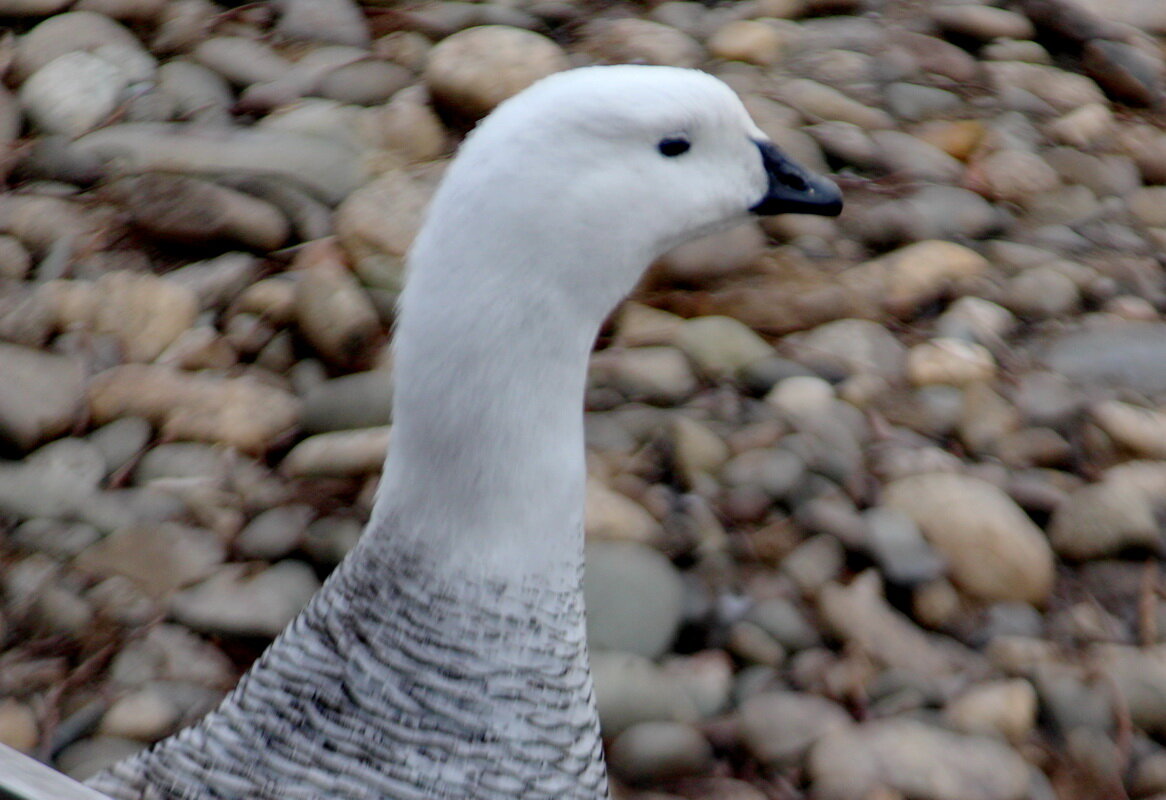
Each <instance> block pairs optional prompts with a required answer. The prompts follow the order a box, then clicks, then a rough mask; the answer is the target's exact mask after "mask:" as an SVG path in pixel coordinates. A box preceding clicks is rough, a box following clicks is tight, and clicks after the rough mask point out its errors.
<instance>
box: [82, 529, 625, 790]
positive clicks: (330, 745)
mask: <svg viewBox="0 0 1166 800" xmlns="http://www.w3.org/2000/svg"><path fill="white" fill-rule="evenodd" d="M352 556H353V557H350V558H348V559H347V560H346V561H345V562H344V564H343V565H342V566H341V567H340V568H339V569H338V570H337V571H336V573H335V574H334V575H333V576H332V577H331V578H330V579H329V580H328V582H327V584H326V586H325V588H324V590H323V591H321V592H320V593H319V594H318V595H317V596H316V597H315V598H314V599H313V600H312V601H311V602H310V603H309V605H308V607H307V608H306V609H305V610H304V611H303V613H301V614H300V616H299V617H297V619H296V620H295V621H294V622H293V623H292V625H291V626H290V627H289V628H288V629H287V630H286V631H285V632H284V633H283V634H282V635H281V636H280V637H279V638H278V639H277V640H276V641H275V643H274V644H273V645H272V646H271V647H270V648H269V649H268V650H267V652H266V653H264V655H263V656H262V657H261V658H260V659H259V661H257V662H256V664H255V665H254V666H253V667H252V669H251V670H250V671H249V672H248V673H247V674H246V675H245V676H244V677H243V680H242V681H241V682H240V684H239V686H238V687H237V688H236V689H235V690H234V691H233V692H232V693H231V694H230V695H229V696H228V697H227V698H226V699H225V700H224V701H223V703H222V705H221V706H220V707H219V708H218V709H217V710H215V711H214V712H212V713H211V714H210V715H208V717H207V718H206V719H204V720H203V721H202V722H201V723H199V724H198V725H196V726H195V727H192V728H189V729H187V730H185V731H182V732H181V733H179V734H177V735H176V736H174V737H171V738H170V739H167V740H165V741H163V742H160V743H159V744H158V745H155V746H154V747H153V748H151V749H150V750H147V751H145V752H143V753H142V754H139V755H138V756H136V757H134V758H131V759H129V760H127V761H125V762H122V763H121V764H118V765H116V766H115V767H113V768H111V769H110V770H109V771H107V772H105V773H102V774H100V775H98V776H96V777H95V778H93V779H92V780H91V781H90V785H92V786H93V787H94V788H96V789H98V790H99V791H102V792H105V793H106V794H108V795H110V796H111V797H114V798H118V800H195V798H198V800H239V799H240V798H247V800H277V799H278V800H301V799H302V800H308V799H309V798H382V799H384V800H389V799H390V798H391V800H447V799H448V800H454V799H455V798H456V799H457V800H470V799H471V798H472V799H474V800H494V798H497V799H498V800H502V798H505V799H506V800H513V799H514V798H516V797H521V798H524V800H538V799H539V798H547V799H548V800H550V798H555V799H556V800H563V799H576V798H577V800H598V799H599V798H606V797H607V783H606V774H605V770H604V765H603V753H602V745H601V741H600V736H599V726H598V720H597V717H596V714H595V704H594V698H593V696H592V687H591V677H590V673H589V670H588V668H587V654H586V644H585V638H584V637H585V626H584V621H583V608H582V596H581V595H582V593H581V591H580V590H579V587H578V585H577V583H576V585H575V586H572V587H570V588H562V587H554V588H551V587H545V586H540V585H539V584H538V583H537V582H535V580H534V579H532V581H531V582H529V583H527V584H525V585H521V586H516V585H508V584H504V583H501V582H496V581H492V580H491V579H488V578H487V579H483V578H480V577H473V578H470V577H467V576H466V575H461V574H457V573H453V574H449V575H445V576H442V571H441V570H437V569H434V567H433V565H432V563H431V562H430V561H429V560H427V559H424V558H415V557H403V558H402V557H396V556H394V557H392V560H388V559H389V557H388V556H387V555H381V554H378V553H377V552H376V551H375V550H374V548H373V547H371V546H367V547H366V546H362V547H358V548H357V551H355V552H354V553H353V554H352ZM439 576H441V577H439ZM580 577H581V576H580Z"/></svg>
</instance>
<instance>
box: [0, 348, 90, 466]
mask: <svg viewBox="0 0 1166 800" xmlns="http://www.w3.org/2000/svg"><path fill="white" fill-rule="evenodd" d="M0 375H3V376H4V379H3V380H0V439H3V440H4V441H6V442H8V443H9V444H11V445H15V446H16V447H17V448H18V449H19V450H24V451H27V450H31V449H32V448H33V447H35V446H36V445H37V444H39V443H40V442H42V441H45V440H46V439H49V438H52V437H54V436H57V435H60V434H62V433H64V432H65V431H67V430H68V429H69V428H70V427H72V426H73V425H74V424H75V423H76V421H77V414H78V412H79V411H80V409H81V406H82V404H83V402H84V383H83V382H84V369H83V367H82V365H81V364H80V362H78V361H77V360H75V359H73V358H70V357H68V356H58V355H53V354H50V353H43V352H38V351H36V350H32V349H28V348H24V347H18V346H16V345H10V344H0Z"/></svg>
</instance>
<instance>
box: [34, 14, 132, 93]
mask: <svg viewBox="0 0 1166 800" xmlns="http://www.w3.org/2000/svg"><path fill="white" fill-rule="evenodd" d="M98 50H101V51H102V52H104V53H106V54H109V53H116V52H118V51H122V52H125V51H132V52H139V53H141V52H144V51H143V48H142V45H141V43H140V42H139V41H138V40H137V38H136V37H135V36H134V35H133V33H131V32H130V30H129V29H128V28H126V27H125V26H123V25H120V24H118V23H117V22H114V21H113V20H112V19H110V18H109V17H107V16H105V15H104V14H98V13H95V12H93V11H69V12H67V13H64V14H56V15H54V16H51V17H49V18H48V19H45V20H44V21H42V22H40V23H38V24H37V25H36V26H34V27H33V28H32V29H30V30H29V31H28V32H27V33H25V34H24V35H23V36H21V37H19V38H18V39H17V40H16V50H15V53H14V60H13V65H12V66H13V69H14V70H15V73H16V75H17V76H19V78H20V79H21V80H27V79H28V77H29V76H31V75H33V74H34V73H36V72H37V71H39V70H40V69H41V68H42V67H44V66H46V65H48V64H49V63H50V62H52V61H56V60H57V59H58V58H60V57H61V56H63V55H66V54H68V53H75V52H95V51H98Z"/></svg>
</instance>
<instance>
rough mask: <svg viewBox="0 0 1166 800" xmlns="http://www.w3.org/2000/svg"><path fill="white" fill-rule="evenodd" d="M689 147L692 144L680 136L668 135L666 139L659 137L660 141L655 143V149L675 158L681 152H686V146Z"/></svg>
mask: <svg viewBox="0 0 1166 800" xmlns="http://www.w3.org/2000/svg"><path fill="white" fill-rule="evenodd" d="M690 147H692V145H691V144H690V143H689V141H688V140H687V139H685V138H684V137H682V136H669V137H668V138H667V139H661V140H660V143H659V144H658V145H656V149H657V150H659V151H660V154H661V155H665V156H668V157H669V158H675V157H676V156H678V155H680V154H681V153H686V152H688V148H690Z"/></svg>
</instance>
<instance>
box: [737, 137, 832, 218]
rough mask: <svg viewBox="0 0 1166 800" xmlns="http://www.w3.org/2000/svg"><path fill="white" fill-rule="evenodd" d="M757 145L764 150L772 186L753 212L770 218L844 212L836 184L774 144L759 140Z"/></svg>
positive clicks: (765, 165) (751, 209) (767, 173)
mask: <svg viewBox="0 0 1166 800" xmlns="http://www.w3.org/2000/svg"><path fill="white" fill-rule="evenodd" d="M755 144H756V145H757V149H758V150H760V151H761V163H762V165H763V166H764V168H765V174H766V175H767V176H768V179H769V187H768V189H767V190H766V192H765V196H764V197H762V198H761V200H759V201H758V202H757V203H755V204H754V205H753V206H752V207H751V208H750V209H749V210H750V211H752V212H753V213H754V214H760V215H766V216H769V215H773V214H819V215H821V216H825V217H836V216H838V215H839V214H840V213H842V193H841V192H839V191H838V187H837V186H836V185H835V184H834V182H833V181H831V180H830V179H829V178H825V177H822V176H821V175H815V174H814V173H812V172H810V171H809V170H807V169H805V168H804V167H802V166H801V165H800V164H798V163H796V162H794V161H793V160H791V159H790V158H789V157H788V156H787V155H786V154H785V153H783V152H782V151H781V150H780V149H778V147H777V146H776V145H775V144H773V142H767V141H756V142H755Z"/></svg>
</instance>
